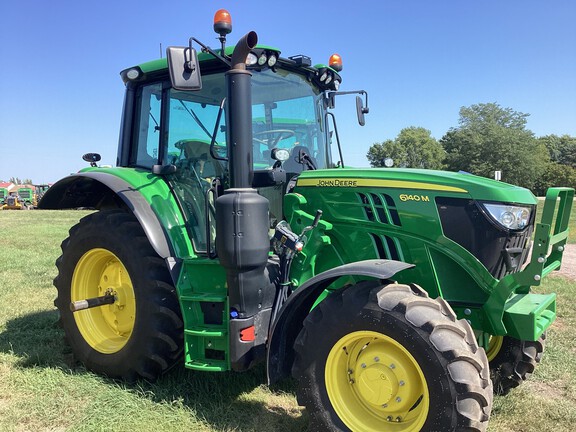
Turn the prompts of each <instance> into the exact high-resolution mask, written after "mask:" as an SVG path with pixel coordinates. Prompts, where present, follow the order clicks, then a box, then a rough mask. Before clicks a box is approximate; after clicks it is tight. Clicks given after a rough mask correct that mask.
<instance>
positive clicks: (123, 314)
mask: <svg viewBox="0 0 576 432" xmlns="http://www.w3.org/2000/svg"><path fill="white" fill-rule="evenodd" d="M106 293H109V294H113V295H114V296H115V298H116V301H115V302H114V303H113V304H111V305H104V306H98V307H94V308H91V309H85V310H82V311H78V312H74V319H75V320H76V325H77V327H78V330H79V331H80V333H81V334H82V336H83V338H84V340H85V341H86V342H87V343H88V344H89V345H90V346H91V347H92V348H93V349H95V350H96V351H99V352H101V353H103V354H113V353H116V352H118V351H120V350H121V349H122V348H123V347H124V345H126V343H127V342H128V339H130V335H131V334H132V331H133V329H134V322H135V318H136V299H135V296H134V288H133V286H132V281H131V280H130V276H129V275H128V272H127V271H126V268H125V267H124V264H122V262H121V261H120V260H119V259H118V257H116V255H114V254H113V253H112V252H110V251H108V250H106V249H92V250H90V251H88V252H86V253H85V254H84V255H83V256H82V258H80V260H79V261H78V264H77V265H76V268H75V269H74V275H73V276H72V286H71V292H70V298H71V301H73V302H74V301H78V300H85V299H87V298H93V297H100V296H103V295H105V294H106Z"/></svg>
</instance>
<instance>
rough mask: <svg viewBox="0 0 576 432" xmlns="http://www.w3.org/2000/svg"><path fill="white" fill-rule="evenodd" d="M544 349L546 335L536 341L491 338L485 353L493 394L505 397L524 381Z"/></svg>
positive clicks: (508, 337)
mask: <svg viewBox="0 0 576 432" xmlns="http://www.w3.org/2000/svg"><path fill="white" fill-rule="evenodd" d="M545 347H546V333H543V334H542V336H540V338H539V339H538V340H537V341H526V340H519V339H514V338H512V337H510V336H492V337H491V338H490V343H489V346H488V351H487V353H488V360H489V361H490V375H491V377H492V382H493V384H494V393H495V394H498V395H506V394H508V393H509V392H510V390H512V389H513V388H515V387H518V386H519V385H520V384H522V383H523V382H524V381H526V379H528V377H529V376H530V375H531V374H532V373H533V372H534V369H535V368H536V366H537V364H538V363H540V361H541V360H542V355H543V353H544V348H545Z"/></svg>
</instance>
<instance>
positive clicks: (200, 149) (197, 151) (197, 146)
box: [176, 140, 224, 179]
mask: <svg viewBox="0 0 576 432" xmlns="http://www.w3.org/2000/svg"><path fill="white" fill-rule="evenodd" d="M176 148H178V149H180V150H182V152H183V153H184V158H185V159H186V160H187V161H188V163H189V166H190V167H191V168H194V170H195V171H196V173H197V174H198V176H199V177H202V178H205V179H207V178H214V177H220V178H222V177H224V168H223V167H222V165H221V164H220V162H218V161H217V160H216V159H214V158H213V157H212V156H211V155H210V143H209V142H207V141H202V140H181V141H178V142H177V143H176Z"/></svg>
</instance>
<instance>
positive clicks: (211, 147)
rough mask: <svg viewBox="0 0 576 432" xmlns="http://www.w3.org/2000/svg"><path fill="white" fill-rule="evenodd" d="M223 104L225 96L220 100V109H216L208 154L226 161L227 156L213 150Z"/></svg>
mask: <svg viewBox="0 0 576 432" xmlns="http://www.w3.org/2000/svg"><path fill="white" fill-rule="evenodd" d="M224 104H226V98H224V99H222V102H220V109H219V110H218V116H217V117H216V123H215V124H214V132H213V133H212V141H211V142H210V156H212V157H213V158H214V159H216V160H221V161H228V157H222V156H218V155H217V154H216V152H215V151H214V144H216V134H217V133H218V127H219V126H220V119H221V118H222V112H223V111H224ZM226 150H228V149H226Z"/></svg>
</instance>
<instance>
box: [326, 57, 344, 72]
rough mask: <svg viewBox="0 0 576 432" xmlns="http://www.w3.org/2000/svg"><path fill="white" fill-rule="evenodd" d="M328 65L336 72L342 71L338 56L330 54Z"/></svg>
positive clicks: (340, 59) (340, 58)
mask: <svg viewBox="0 0 576 432" xmlns="http://www.w3.org/2000/svg"><path fill="white" fill-rule="evenodd" d="M328 65H329V66H330V67H331V68H332V69H334V70H335V71H337V72H340V71H341V70H342V57H340V55H338V54H332V55H331V56H330V60H328Z"/></svg>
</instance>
